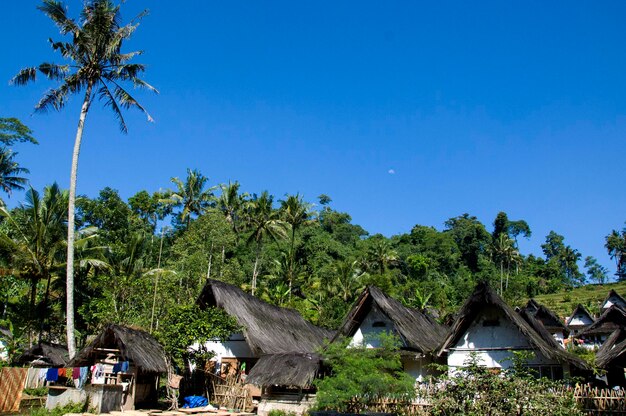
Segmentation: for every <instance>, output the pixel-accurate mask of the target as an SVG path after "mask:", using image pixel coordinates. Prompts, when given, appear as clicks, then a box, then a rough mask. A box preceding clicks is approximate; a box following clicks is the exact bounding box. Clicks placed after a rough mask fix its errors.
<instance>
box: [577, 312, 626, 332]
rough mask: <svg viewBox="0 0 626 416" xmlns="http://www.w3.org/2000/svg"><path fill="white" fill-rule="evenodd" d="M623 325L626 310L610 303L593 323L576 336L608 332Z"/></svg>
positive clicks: (625, 318)
mask: <svg viewBox="0 0 626 416" xmlns="http://www.w3.org/2000/svg"><path fill="white" fill-rule="evenodd" d="M625 327H626V311H624V309H622V308H621V307H619V306H617V305H611V307H610V308H608V309H607V310H605V311H604V312H603V313H602V315H600V317H599V318H598V319H597V320H596V321H595V322H594V323H593V324H591V325H589V326H588V327H587V328H585V329H584V330H583V331H582V332H581V333H579V334H578V335H576V337H577V338H578V337H584V336H589V335H604V334H610V333H612V332H613V331H615V330H617V329H620V328H625Z"/></svg>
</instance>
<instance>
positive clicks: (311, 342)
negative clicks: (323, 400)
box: [198, 280, 333, 355]
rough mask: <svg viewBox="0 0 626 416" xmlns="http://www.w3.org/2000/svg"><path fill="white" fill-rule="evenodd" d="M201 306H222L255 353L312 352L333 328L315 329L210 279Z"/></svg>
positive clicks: (290, 311)
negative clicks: (239, 327) (241, 329)
mask: <svg viewBox="0 0 626 416" xmlns="http://www.w3.org/2000/svg"><path fill="white" fill-rule="evenodd" d="M198 303H199V305H200V306H201V307H210V306H215V307H219V308H222V309H224V310H225V311H226V313H227V314H229V315H230V316H232V317H233V318H235V320H236V321H237V323H238V324H239V325H240V326H241V327H242V328H243V335H244V337H245V338H246V341H247V343H248V345H249V346H250V348H251V349H252V351H253V352H254V353H255V354H257V355H262V354H280V353H290V352H300V353H304V352H315V351H317V350H318V349H319V348H320V347H321V346H322V344H323V342H324V339H330V338H331V337H332V335H333V332H332V331H328V330H326V329H322V328H318V327H316V326H315V325H313V324H312V323H310V322H307V321H306V320H305V319H304V318H302V316H300V314H299V313H298V312H297V311H295V310H293V309H288V308H279V307H278V306H274V305H270V304H268V303H266V302H263V301H262V300H260V299H258V298H256V297H254V296H252V295H250V294H248V293H245V292H244V291H242V290H241V289H239V288H238V287H236V286H234V285H231V284H228V283H224V282H220V281H218V280H209V281H208V282H207V284H206V285H205V286H204V288H203V289H202V293H201V294H200V297H199V298H198Z"/></svg>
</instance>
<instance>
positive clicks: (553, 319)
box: [522, 299, 569, 337]
mask: <svg viewBox="0 0 626 416" xmlns="http://www.w3.org/2000/svg"><path fill="white" fill-rule="evenodd" d="M522 311H525V312H526V313H530V314H531V315H532V316H533V317H534V318H535V319H537V320H538V321H540V322H541V323H542V324H543V326H544V327H545V328H546V329H547V330H549V331H554V330H557V331H559V330H560V331H563V335H564V336H566V337H567V336H568V335H569V330H568V329H567V328H566V327H565V325H564V324H563V322H561V319H560V318H559V317H558V316H557V315H556V314H555V313H554V312H552V311H551V310H550V309H548V308H547V307H546V306H544V305H542V304H541V303H539V302H537V301H535V300H534V299H531V300H529V301H528V303H527V304H526V306H525V307H524V308H523V309H522Z"/></svg>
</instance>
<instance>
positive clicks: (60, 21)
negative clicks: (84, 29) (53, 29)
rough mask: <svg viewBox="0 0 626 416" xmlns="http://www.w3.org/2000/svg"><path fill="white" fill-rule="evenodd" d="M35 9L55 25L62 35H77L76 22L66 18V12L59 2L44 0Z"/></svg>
mask: <svg viewBox="0 0 626 416" xmlns="http://www.w3.org/2000/svg"><path fill="white" fill-rule="evenodd" d="M37 8H38V9H39V10H41V11H42V12H43V13H44V14H45V15H46V16H48V17H49V18H50V19H51V20H52V21H53V22H54V24H56V25H57V27H58V28H59V30H60V31H61V33H62V34H63V35H66V34H68V33H70V32H71V33H77V32H78V31H79V27H78V25H77V24H76V22H74V21H73V20H72V19H70V18H69V17H67V13H66V10H65V8H64V7H63V4H62V3H61V2H59V1H55V0H44V2H43V4H42V5H41V6H38V7H37Z"/></svg>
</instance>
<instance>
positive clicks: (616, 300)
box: [602, 296, 626, 309]
mask: <svg viewBox="0 0 626 416" xmlns="http://www.w3.org/2000/svg"><path fill="white" fill-rule="evenodd" d="M613 305H617V306H619V307H621V308H626V304H624V302H622V300H621V299H620V298H618V297H617V296H611V297H610V298H608V299H607V300H606V302H605V303H604V305H602V309H609V308H610V307H611V306H613Z"/></svg>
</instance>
